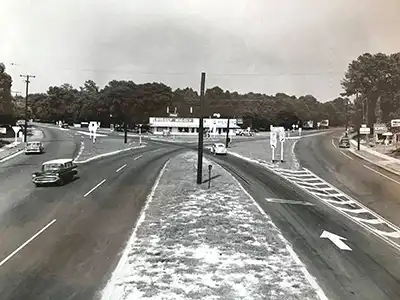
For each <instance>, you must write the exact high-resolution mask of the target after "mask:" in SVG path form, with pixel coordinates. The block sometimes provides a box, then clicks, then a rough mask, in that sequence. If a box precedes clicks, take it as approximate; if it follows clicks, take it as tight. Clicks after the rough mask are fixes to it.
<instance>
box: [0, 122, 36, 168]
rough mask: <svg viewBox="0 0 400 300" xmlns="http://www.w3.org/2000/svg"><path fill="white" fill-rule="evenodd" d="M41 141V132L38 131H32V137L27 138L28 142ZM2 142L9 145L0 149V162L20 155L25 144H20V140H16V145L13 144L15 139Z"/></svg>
mask: <svg viewBox="0 0 400 300" xmlns="http://www.w3.org/2000/svg"><path fill="white" fill-rule="evenodd" d="M42 139H43V132H42V131H40V130H39V129H32V135H30V136H28V141H40V140H42ZM3 140H6V141H10V142H11V144H8V145H6V146H4V147H2V148H0V162H3V161H5V160H7V159H8V158H9V157H11V156H16V155H18V154H20V153H22V151H23V149H24V147H25V143H23V142H21V138H18V140H17V143H15V138H4V139H3Z"/></svg>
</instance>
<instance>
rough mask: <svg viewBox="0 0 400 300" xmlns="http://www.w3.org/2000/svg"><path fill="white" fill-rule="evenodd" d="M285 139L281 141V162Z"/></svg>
mask: <svg viewBox="0 0 400 300" xmlns="http://www.w3.org/2000/svg"><path fill="white" fill-rule="evenodd" d="M283 143H284V142H283V141H281V162H283Z"/></svg>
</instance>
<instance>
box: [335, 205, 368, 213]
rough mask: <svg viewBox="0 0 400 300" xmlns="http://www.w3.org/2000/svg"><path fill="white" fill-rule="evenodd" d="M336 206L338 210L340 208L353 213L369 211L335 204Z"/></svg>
mask: <svg viewBox="0 0 400 300" xmlns="http://www.w3.org/2000/svg"><path fill="white" fill-rule="evenodd" d="M336 208H337V209H339V210H342V211H346V212H349V213H353V214H363V213H367V214H369V213H370V212H369V211H368V210H366V209H365V208H344V207H338V206H336Z"/></svg>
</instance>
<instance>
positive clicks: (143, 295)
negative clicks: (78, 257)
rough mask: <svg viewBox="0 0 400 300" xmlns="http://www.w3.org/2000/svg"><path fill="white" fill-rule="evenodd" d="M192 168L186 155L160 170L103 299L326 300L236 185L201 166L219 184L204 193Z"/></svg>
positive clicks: (222, 173) (191, 157) (222, 174)
mask: <svg viewBox="0 0 400 300" xmlns="http://www.w3.org/2000/svg"><path fill="white" fill-rule="evenodd" d="M196 164H197V159H196V154H195V153H194V152H187V153H184V154H181V155H178V156H176V157H174V158H173V159H171V160H170V161H169V162H168V163H167V164H166V165H165V166H164V168H163V169H162V171H161V174H160V175H159V177H158V178H157V180H156V184H155V186H154V187H153V189H152V191H151V193H150V195H149V197H148V202H147V204H146V205H145V208H144V211H143V212H142V214H141V216H140V218H139V221H138V223H137V225H136V227H135V229H134V231H133V234H132V236H131V238H130V240H129V241H128V244H127V246H126V248H125V250H124V252H123V254H122V257H121V259H120V261H119V263H118V265H117V268H116V269H115V271H114V272H113V274H112V276H111V279H110V280H109V282H108V284H107V286H106V288H105V289H104V291H103V293H102V299H103V300H111V299H112V300H130V299H137V300H139V299H167V300H183V299H185V300H191V299H224V300H225V299H226V300H231V299H246V300H252V299H275V300H284V299H291V300H300V299H309V300H315V299H326V298H324V297H323V296H324V294H323V292H322V290H321V289H320V288H319V286H318V285H317V283H316V281H315V279H314V278H313V277H312V276H311V275H310V274H309V273H308V271H307V270H306V268H305V265H304V264H303V263H302V262H301V261H300V260H299V258H298V256H297V255H296V254H295V253H294V251H293V249H292V248H291V246H290V245H289V243H288V242H287V241H286V240H285V239H284V237H283V236H282V234H281V232H280V230H279V229H278V228H277V227H276V226H275V225H274V224H273V222H272V221H271V219H270V217H269V216H268V215H266V214H265V213H264V212H263V211H262V209H261V208H260V207H259V206H258V205H257V204H256V202H255V200H254V199H252V198H251V197H250V195H249V194H247V193H246V192H245V191H244V189H243V188H242V187H241V186H240V185H239V183H238V182H237V181H236V179H234V178H233V177H232V175H230V174H229V173H228V172H227V171H225V170H224V169H223V168H221V167H220V166H219V165H217V164H215V163H211V162H210V161H208V160H206V159H205V160H204V165H203V167H204V172H207V170H206V168H207V165H208V164H212V165H213V169H212V170H213V171H212V172H213V174H214V175H215V176H219V177H218V178H217V179H214V180H213V181H212V183H211V188H210V189H207V183H204V184H203V185H201V186H199V185H197V184H196ZM205 174H207V173H205ZM321 295H322V297H321Z"/></svg>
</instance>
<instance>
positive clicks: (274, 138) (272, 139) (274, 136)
mask: <svg viewBox="0 0 400 300" xmlns="http://www.w3.org/2000/svg"><path fill="white" fill-rule="evenodd" d="M277 137H278V134H277V133H276V132H275V131H272V132H271V136H270V139H269V142H270V144H271V147H272V148H276V144H277V142H278V139H277Z"/></svg>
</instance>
